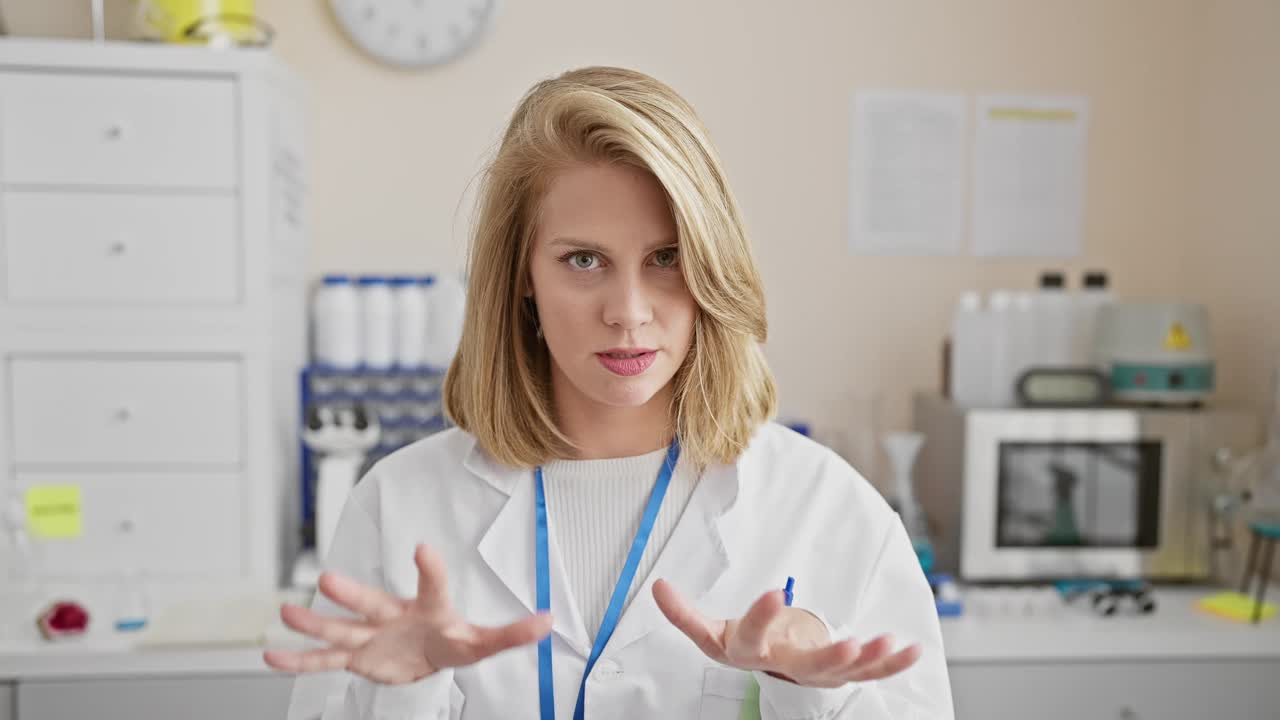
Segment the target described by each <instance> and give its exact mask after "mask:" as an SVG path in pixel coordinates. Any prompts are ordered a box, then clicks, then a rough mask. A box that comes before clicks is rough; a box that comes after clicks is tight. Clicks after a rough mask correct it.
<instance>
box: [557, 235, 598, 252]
mask: <svg viewBox="0 0 1280 720" xmlns="http://www.w3.org/2000/svg"><path fill="white" fill-rule="evenodd" d="M550 245H551V247H555V246H557V245H559V246H563V247H572V248H579V249H582V250H594V251H596V252H598V253H600V254H602V255H603V254H607V253H608V250H607V249H606V248H605V246H603V245H601V244H600V243H596V242H592V241H590V240H584V239H582V238H575V237H558V238H556V239H554V240H552V241H551V243H550Z"/></svg>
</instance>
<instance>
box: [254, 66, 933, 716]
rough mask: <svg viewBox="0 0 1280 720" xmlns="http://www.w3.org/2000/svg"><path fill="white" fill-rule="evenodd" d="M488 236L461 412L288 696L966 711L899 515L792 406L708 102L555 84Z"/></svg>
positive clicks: (356, 498)
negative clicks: (702, 114)
mask: <svg viewBox="0 0 1280 720" xmlns="http://www.w3.org/2000/svg"><path fill="white" fill-rule="evenodd" d="M474 233H475V234H474V237H473V238H472V246H471V256H470V263H469V270H470V285H469V288H468V297H467V317H466V326H465V330H464V332H463V337H462V342H461V347H460V348H459V351H458V354H457V356H456V358H455V359H454V361H453V364H452V366H451V367H450V368H449V373H448V376H447V378H446V380H445V385H444V398H445V407H446V410H447V412H448V414H449V416H450V417H451V418H452V419H453V421H454V422H455V423H456V425H457V428H456V429H453V430H449V431H447V432H443V433H440V434H438V435H435V436H433V437H431V438H428V439H426V440H424V441H421V442H419V443H416V444H414V445H411V446H409V447H407V448H405V449H403V450H400V451H399V452H396V453H394V454H393V455H391V456H390V457H387V458H386V459H384V460H382V461H381V462H380V463H378V464H377V465H376V466H375V467H374V468H373V469H372V470H371V471H370V473H369V474H368V476H367V477H366V478H364V479H363V480H362V482H361V483H360V484H359V485H358V486H357V487H356V489H355V490H354V492H353V494H352V496H351V498H350V500H349V501H348V502H347V504H346V507H345V509H344V511H343V514H342V518H341V520H340V521H339V527H338V530H337V532H336V536H335V539H334V541H333V547H332V550H331V552H330V556H329V557H328V558H327V562H326V564H327V568H328V572H327V573H326V574H325V575H323V576H322V577H321V580H320V587H319V590H320V592H319V593H318V594H317V597H316V599H315V602H314V603H313V606H312V607H311V608H303V607H297V606H285V607H284V608H282V614H283V617H284V620H285V621H286V622H287V623H288V625H289V626H290V627H292V628H294V629H296V630H298V631H299V632H302V633H304V634H306V635H308V636H310V637H312V638H314V639H315V640H316V641H317V645H316V647H314V649H307V650H304V651H269V652H268V653H267V654H266V656H265V659H266V662H267V663H268V664H269V665H271V666H272V667H274V668H276V669H279V670H282V671H286V672H295V673H304V674H305V675H303V676H302V677H300V678H299V679H298V681H297V683H296V685H295V689H294V696H293V701H292V704H291V708H290V717H294V718H304V717H315V716H317V715H321V714H323V717H325V718H467V719H468V720H470V719H472V718H476V719H486V718H513V719H521V718H527V719H528V720H535V719H536V720H551V718H553V717H559V718H562V719H568V718H575V719H580V718H583V717H589V718H592V719H593V720H605V719H606V718H615V719H616V718H622V719H630V718H635V719H637V720H639V719H640V718H725V719H726V720H727V719H731V718H732V719H736V718H738V717H740V716H742V715H743V714H746V715H747V716H751V715H756V714H758V716H759V717H762V718H766V719H770V718H797V719H799V718H905V717H912V718H947V717H951V715H952V710H951V696H950V690H949V684H948V681H947V671H946V665H945V661H944V657H943V652H942V642H941V637H940V632H939V627H938V620H937V614H936V612H935V610H934V606H933V598H932V594H931V592H930V589H929V587H928V585H927V583H926V581H925V578H924V576H923V574H922V572H921V570H920V566H919V564H918V562H917V561H916V558H915V555H914V553H913V552H912V549H911V545H910V542H909V540H908V538H907V535H906V533H905V531H904V530H903V528H902V525H901V523H900V522H899V521H898V518H897V516H896V515H895V514H894V513H893V512H892V511H891V510H890V508H889V507H888V506H887V505H886V503H885V502H884V501H883V500H882V499H881V497H880V496H879V495H878V494H877V493H876V491H875V490H874V489H873V488H872V487H871V486H870V485H869V484H868V483H867V482H866V481H864V480H863V479H862V478H861V477H860V476H859V475H858V474H857V473H856V472H855V471H854V470H853V469H852V468H850V467H849V466H848V465H847V464H846V463H845V462H843V461H842V460H841V459H840V458H839V457H838V456H836V455H835V454H834V453H832V452H830V451H829V450H827V449H825V448H823V447H821V446H819V445H817V444H815V443H812V442H810V441H809V440H807V439H805V438H804V437H802V436H800V435H798V434H795V433H793V432H791V431H790V430H787V429H785V428H782V427H780V426H778V425H775V424H771V423H770V421H769V420H770V418H771V416H772V415H773V413H774V408H775V403H776V401H775V390H774V383H773V379H772V377H771V375H770V373H769V369H768V367H767V366H766V364H765V361H764V358H763V355H762V354H761V350H760V347H759V343H760V342H762V341H763V340H764V339H765V303H764V295H763V292H762V288H761V282H760V276H759V274H758V272H757V270H756V266H755V262H754V260H753V259H752V255H751V246H750V243H749V241H748V239H747V235H746V232H745V230H744V228H743V223H742V218H741V214H740V212H739V210H738V207H737V205H736V203H735V201H734V199H733V195H732V193H731V192H730V190H729V185H728V182H727V180H726V178H725V175H724V171H723V170H722V168H721V166H720V162H719V160H718V158H717V156H716V153H715V151H714V149H713V147H712V144H711V141H710V140H709V138H708V136H707V132H706V130H705V128H704V127H703V126H702V124H701V123H700V121H699V120H698V119H697V117H696V116H695V114H694V112H693V110H692V109H691V108H690V106H689V105H688V104H687V103H686V102H685V101H684V100H682V99H681V98H680V97H679V96H678V95H677V94H676V93H675V92H673V91H672V90H671V89H670V88H668V87H667V86H666V85H663V84H662V83H660V82H658V81H656V80H654V79H653V78H650V77H648V76H646V75H643V74H640V73H637V72H632V71H628V70H622V69H617V68H606V67H594V68H585V69H581V70H576V71H572V72H569V73H566V74H564V75H561V76H559V77H556V78H554V79H550V80H547V81H544V82H541V83H539V84H537V85H536V86H534V87H533V88H532V89H531V90H530V91H529V92H528V94H527V95H526V96H525V97H524V98H523V100H522V101H521V103H520V104H519V107H518V109H517V110H516V112H515V113H514V115H513V117H512V118H511V122H510V126H509V127H508V129H507V131H506V134H505V136H504V138H503V140H502V143H501V146H500V147H499V149H498V151H497V154H496V157H495V158H494V159H493V162H492V165H491V166H490V167H489V168H488V170H487V173H486V175H485V176H484V179H483V186H482V188H481V195H480V200H479V205H478V217H477V219H476V225H475V230H474ZM788 578H794V587H793V591H794V595H793V596H788V594H787V593H785V592H784V590H783V584H784V582H785V581H787V579H788ZM792 597H793V598H794V603H791V602H789V599H790V598H792ZM325 671H342V672H328V673H326V672H325ZM312 673H317V674H314V675H313V674H312Z"/></svg>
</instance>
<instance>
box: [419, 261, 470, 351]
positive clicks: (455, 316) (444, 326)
mask: <svg viewBox="0 0 1280 720" xmlns="http://www.w3.org/2000/svg"><path fill="white" fill-rule="evenodd" d="M466 303H467V292H466V288H464V287H463V286H462V283H461V281H459V280H457V279H455V278H452V277H450V276H448V275H441V276H440V277H438V278H436V281H435V283H434V284H433V285H432V286H431V288H430V292H429V293H428V294H427V357H426V360H427V365H429V366H431V367H433V368H439V369H444V368H447V367H449V363H451V362H453V356H454V354H455V353H457V351H458V343H459V341H461V340H462V323H463V320H464V319H465V317H466Z"/></svg>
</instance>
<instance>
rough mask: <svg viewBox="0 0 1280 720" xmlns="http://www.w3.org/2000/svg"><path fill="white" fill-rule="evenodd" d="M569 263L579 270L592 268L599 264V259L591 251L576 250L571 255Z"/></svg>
mask: <svg viewBox="0 0 1280 720" xmlns="http://www.w3.org/2000/svg"><path fill="white" fill-rule="evenodd" d="M569 263H570V264H571V265H573V267H574V268H575V269H578V270H591V269H592V268H594V267H595V266H596V265H597V260H596V256H595V255H592V254H591V253H586V252H576V253H574V254H572V255H570V256H569Z"/></svg>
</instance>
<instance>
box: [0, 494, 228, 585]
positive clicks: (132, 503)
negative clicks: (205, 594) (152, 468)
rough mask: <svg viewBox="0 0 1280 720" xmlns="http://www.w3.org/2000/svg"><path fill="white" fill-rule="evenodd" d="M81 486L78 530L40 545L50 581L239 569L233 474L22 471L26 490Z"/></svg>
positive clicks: (204, 574)
mask: <svg viewBox="0 0 1280 720" xmlns="http://www.w3.org/2000/svg"><path fill="white" fill-rule="evenodd" d="M50 485H56V486H68V485H70V486H75V487H78V488H80V525H81V533H80V536H79V537H75V538H58V539H56V540H49V541H47V542H44V543H41V545H40V548H39V553H40V555H39V557H40V565H39V568H40V574H41V576H42V577H44V578H47V579H51V580H67V581H82V580H84V579H86V578H99V579H110V578H112V577H120V574H121V573H125V572H129V571H141V572H143V573H144V574H145V575H146V576H147V577H149V578H152V579H157V580H174V579H176V580H184V579H190V580H202V579H217V578H232V577H237V576H239V575H240V572H241V569H242V562H241V555H242V545H241V543H242V539H243V538H244V537H245V534H246V533H245V529H244V528H243V527H242V526H241V522H242V518H243V517H244V513H243V511H242V507H243V502H242V500H243V493H244V483H243V481H242V477H241V476H240V475H235V474H225V475H222V474H169V473H157V472H139V473H96V472H95V473H53V472H38V473H23V472H19V473H18V475H17V486H18V488H19V490H21V491H23V492H25V491H26V490H27V489H29V488H33V487H42V486H50Z"/></svg>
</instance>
